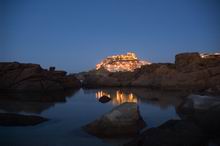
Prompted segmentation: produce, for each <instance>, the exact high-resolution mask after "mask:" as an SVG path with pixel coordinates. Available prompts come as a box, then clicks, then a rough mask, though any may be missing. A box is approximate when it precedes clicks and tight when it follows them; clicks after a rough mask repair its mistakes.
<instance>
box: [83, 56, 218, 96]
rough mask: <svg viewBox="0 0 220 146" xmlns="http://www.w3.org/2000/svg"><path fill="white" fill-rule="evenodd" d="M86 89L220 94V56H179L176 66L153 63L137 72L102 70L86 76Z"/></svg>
mask: <svg viewBox="0 0 220 146" xmlns="http://www.w3.org/2000/svg"><path fill="white" fill-rule="evenodd" d="M83 79H84V80H83V86H84V87H103V86H136V87H151V88H162V89H172V90H180V89H181V90H190V91H206V92H220V55H219V54H206V55H204V54H199V53H182V54H177V55H176V59H175V64H172V63H153V64H150V65H144V66H142V67H141V68H137V69H135V70H134V71H133V72H109V71H108V70H106V69H104V68H102V69H99V70H93V71H90V72H88V73H87V74H86V73H84V75H83Z"/></svg>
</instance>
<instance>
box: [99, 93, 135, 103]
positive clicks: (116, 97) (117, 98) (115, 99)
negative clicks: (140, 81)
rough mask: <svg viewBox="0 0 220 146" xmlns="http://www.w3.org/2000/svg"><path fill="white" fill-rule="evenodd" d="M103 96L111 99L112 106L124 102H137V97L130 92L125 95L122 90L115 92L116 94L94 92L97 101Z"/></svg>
mask: <svg viewBox="0 0 220 146" xmlns="http://www.w3.org/2000/svg"><path fill="white" fill-rule="evenodd" d="M103 96H107V97H109V98H111V99H112V104H114V105H119V104H122V103H124V102H135V103H137V102H138V100H137V97H136V96H135V95H134V94H133V93H131V92H129V93H125V92H123V91H122V90H117V91H116V92H113V93H108V92H107V91H102V90H101V91H97V92H96V98H97V99H98V100H99V99H100V98H101V97H103Z"/></svg>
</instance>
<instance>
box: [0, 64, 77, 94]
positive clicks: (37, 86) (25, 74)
mask: <svg viewBox="0 0 220 146" xmlns="http://www.w3.org/2000/svg"><path fill="white" fill-rule="evenodd" d="M0 82H1V84H0V90H8V91H53V90H66V89H73V88H79V87H80V86H81V83H80V81H79V80H78V79H76V77H75V76H67V75H66V72H65V71H47V70H44V69H42V68H41V66H40V65H38V64H24V63H18V62H8V63H6V62H5V63H0Z"/></svg>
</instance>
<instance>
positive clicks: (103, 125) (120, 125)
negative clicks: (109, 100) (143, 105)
mask: <svg viewBox="0 0 220 146" xmlns="http://www.w3.org/2000/svg"><path fill="white" fill-rule="evenodd" d="M145 125H146V124H145V122H144V121H143V119H142V117H141V116H140V113H139V109H138V106H137V104H136V103H123V104H121V105H119V106H117V107H115V108H114V109H113V110H112V111H110V112H109V113H107V114H105V115H103V116H102V117H101V118H99V119H97V120H95V121H93V122H91V123H89V124H87V125H86V126H84V127H83V129H84V130H85V131H87V132H88V133H89V134H92V135H95V136H97V137H115V138H119V137H129V136H134V135H137V134H138V133H139V132H140V130H141V129H142V128H144V127H145Z"/></svg>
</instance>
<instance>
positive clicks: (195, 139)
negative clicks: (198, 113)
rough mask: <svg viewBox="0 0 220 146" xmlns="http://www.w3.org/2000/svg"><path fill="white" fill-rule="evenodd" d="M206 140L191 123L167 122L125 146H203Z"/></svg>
mask: <svg viewBox="0 0 220 146" xmlns="http://www.w3.org/2000/svg"><path fill="white" fill-rule="evenodd" d="M205 145H207V141H206V139H204V136H203V135H202V132H201V130H200V129H199V128H198V127H197V126H196V125H195V124H193V123H191V122H188V121H182V120H169V121H167V122H165V123H164V124H162V125H161V126H159V127H157V128H150V129H148V130H146V131H144V132H143V133H142V134H141V135H139V136H138V137H137V138H135V139H133V140H132V141H131V142H129V143H127V144H125V146H205Z"/></svg>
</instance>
